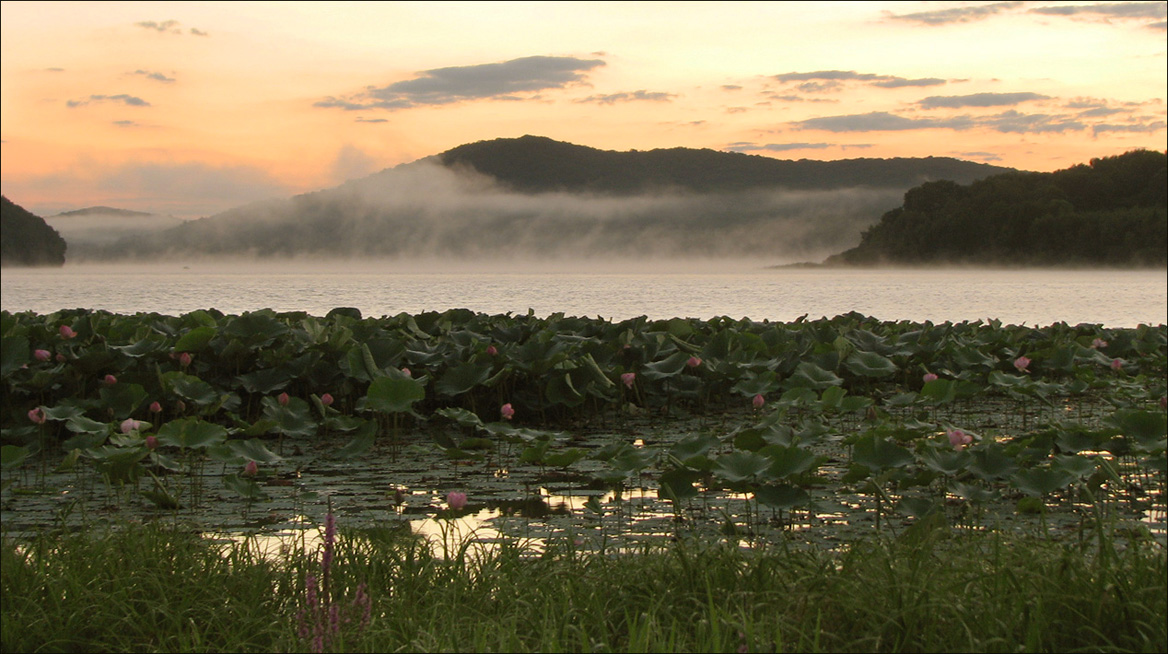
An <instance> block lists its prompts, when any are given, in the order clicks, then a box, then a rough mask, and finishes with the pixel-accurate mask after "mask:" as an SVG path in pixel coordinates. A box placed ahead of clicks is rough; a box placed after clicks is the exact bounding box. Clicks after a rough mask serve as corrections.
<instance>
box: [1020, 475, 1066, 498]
mask: <svg viewBox="0 0 1168 654" xmlns="http://www.w3.org/2000/svg"><path fill="white" fill-rule="evenodd" d="M1010 481H1011V482H1012V483H1013V485H1014V488H1017V489H1018V490H1020V491H1022V492H1023V493H1026V494H1027V495H1030V496H1031V497H1042V496H1044V495H1048V494H1050V493H1053V492H1055V491H1057V490H1061V489H1063V488H1066V487H1067V486H1070V485H1071V483H1073V482H1074V481H1075V475H1074V474H1072V473H1070V472H1068V471H1066V470H1062V469H1054V468H1031V469H1029V470H1021V471H1019V472H1017V473H1015V474H1014V476H1013V477H1011V478H1010Z"/></svg>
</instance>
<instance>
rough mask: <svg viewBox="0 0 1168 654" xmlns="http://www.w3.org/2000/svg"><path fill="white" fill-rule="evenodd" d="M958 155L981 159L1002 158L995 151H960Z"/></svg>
mask: <svg viewBox="0 0 1168 654" xmlns="http://www.w3.org/2000/svg"><path fill="white" fill-rule="evenodd" d="M957 156H959V157H964V158H966V159H978V160H981V161H1001V160H1002V158H1001V157H1000V156H998V155H996V154H994V153H993V152H958V153H957Z"/></svg>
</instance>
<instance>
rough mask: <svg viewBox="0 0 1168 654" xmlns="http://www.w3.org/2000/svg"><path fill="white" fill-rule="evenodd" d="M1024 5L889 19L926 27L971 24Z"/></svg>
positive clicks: (1007, 4)
mask: <svg viewBox="0 0 1168 654" xmlns="http://www.w3.org/2000/svg"><path fill="white" fill-rule="evenodd" d="M1024 4H1025V3H1024V2H995V3H993V4H988V5H974V6H969V7H954V8H952V9H937V10H935V11H922V12H918V13H913V14H900V15H895V14H892V15H889V18H891V19H893V20H904V21H909V22H913V23H923V24H925V25H948V24H950V23H970V22H973V21H978V20H984V19H986V18H989V17H990V16H994V15H996V14H1000V13H1002V12H1005V11H1010V10H1012V9H1017V8H1019V7H1021V6H1022V5H1024Z"/></svg>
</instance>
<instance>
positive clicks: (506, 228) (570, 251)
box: [85, 136, 1011, 261]
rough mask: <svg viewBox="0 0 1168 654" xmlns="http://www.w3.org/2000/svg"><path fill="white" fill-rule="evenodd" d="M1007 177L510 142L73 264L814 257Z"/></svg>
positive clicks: (964, 165) (476, 146)
mask: <svg viewBox="0 0 1168 654" xmlns="http://www.w3.org/2000/svg"><path fill="white" fill-rule="evenodd" d="M1008 170H1011V169H1006V168H1000V167H996V166H988V165H986V164H977V163H970V162H963V161H958V160H956V159H946V158H935V157H930V158H925V159H888V160H883V159H854V160H844V161H832V162H822V161H781V160H777V159H771V158H769V157H761V156H756V155H746V154H738V153H728V152H717V151H714V150H694V149H688V148H672V149H666V150H651V151H647V152H638V151H629V152H615V151H607V150H598V149H595V148H590V147H586V146H581V145H574V144H571V143H563V142H559V141H554V140H552V139H549V138H545V137H537V136H524V137H521V138H509V139H495V140H492V141H482V142H478V143H471V144H467V145H463V146H459V147H456V148H453V149H451V150H448V151H446V152H443V153H441V154H437V155H433V156H430V157H426V158H424V159H419V160H417V161H414V162H412V163H408V164H402V165H400V166H397V167H395V168H391V169H387V170H383V171H381V172H379V173H375V174H373V175H370V176H368V177H364V178H361V179H357V180H352V181H349V182H346V183H345V184H343V185H341V186H338V187H335V188H331V189H325V190H321V191H316V192H313V193H305V194H303V195H298V196H295V197H292V198H288V199H284V200H273V201H265V202H256V203H253V204H249V205H246V206H242V207H237V208H235V209H231V210H228V211H225V212H223V213H221V214H217V215H215V216H211V217H208V218H203V219H201V220H195V221H189V222H187V223H184V224H182V225H179V226H177V227H174V228H171V229H167V230H163V231H159V232H157V233H154V234H143V235H137V236H134V237H127V238H122V239H120V240H118V241H116V242H114V243H111V244H103V245H102V246H101V247H95V248H92V249H87V250H86V252H85V256H88V257H106V258H113V257H117V258H125V257H127V256H134V257H159V256H167V257H181V256H188V257H189V256H202V255H229V256H244V257H257V256H258V257H274V256H305V255H307V256H318V257H346V256H360V257H366V258H375V259H403V260H405V259H421V258H425V259H435V258H437V259H444V258H456V259H492V260H508V261H511V260H521V259H524V258H539V259H548V258H556V259H560V258H574V259H575V258H600V257H603V258H618V259H629V258H633V257H635V258H637V259H644V258H652V257H671V258H693V257H703V258H724V257H736V258H759V259H771V260H773V259H775V258H778V259H780V260H782V259H796V258H798V259H806V258H808V257H817V256H818V257H820V258H821V257H823V256H827V255H828V254H830V253H832V252H838V251H840V250H842V249H844V248H846V247H850V246H851V245H854V244H855V243H856V242H858V240H859V234H860V232H861V231H862V230H863V229H865V228H867V227H869V226H871V224H872V223H873V222H874V221H875V220H876V218H877V217H878V216H879V215H880V213H882V212H884V211H887V210H888V208H889V207H892V206H895V205H896V204H897V202H899V201H900V198H901V196H902V195H903V194H904V192H905V191H906V190H908V189H909V188H911V187H913V186H915V185H918V184H920V183H922V182H924V181H929V180H934V179H955V180H959V181H962V182H967V181H972V180H974V179H980V178H982V177H985V176H989V175H993V174H995V173H1000V172H1002V171H1008Z"/></svg>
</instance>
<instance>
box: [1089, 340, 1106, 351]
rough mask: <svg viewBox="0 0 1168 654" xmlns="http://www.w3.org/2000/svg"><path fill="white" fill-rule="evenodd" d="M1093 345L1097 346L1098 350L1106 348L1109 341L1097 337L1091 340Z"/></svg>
mask: <svg viewBox="0 0 1168 654" xmlns="http://www.w3.org/2000/svg"><path fill="white" fill-rule="evenodd" d="M1091 347H1093V348H1095V349H1096V350H1098V349H1100V348H1105V347H1107V341H1105V340H1103V339H1102V338H1097V339H1095V340H1093V341H1091Z"/></svg>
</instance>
